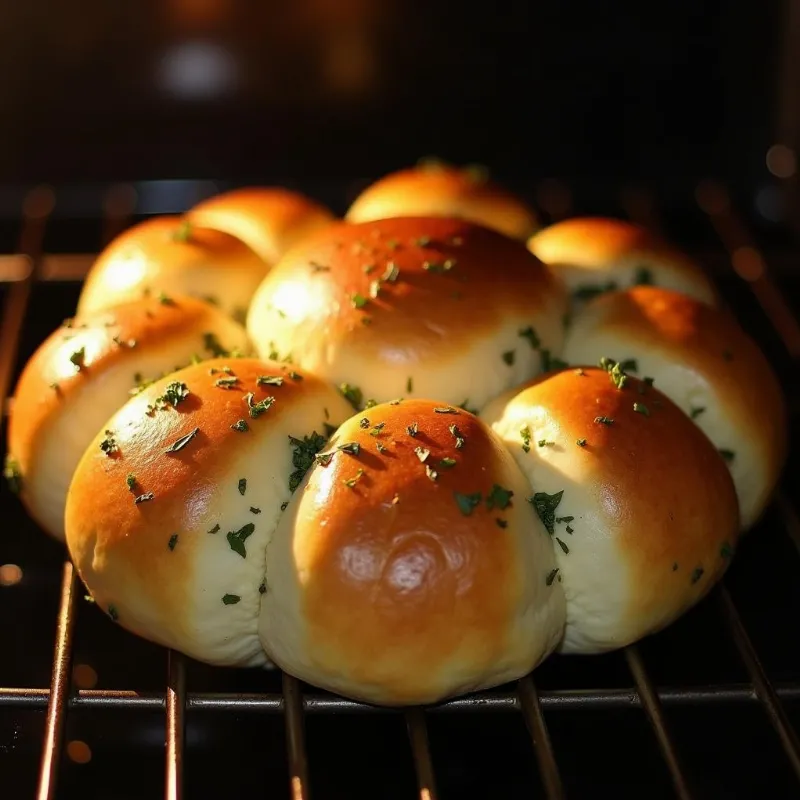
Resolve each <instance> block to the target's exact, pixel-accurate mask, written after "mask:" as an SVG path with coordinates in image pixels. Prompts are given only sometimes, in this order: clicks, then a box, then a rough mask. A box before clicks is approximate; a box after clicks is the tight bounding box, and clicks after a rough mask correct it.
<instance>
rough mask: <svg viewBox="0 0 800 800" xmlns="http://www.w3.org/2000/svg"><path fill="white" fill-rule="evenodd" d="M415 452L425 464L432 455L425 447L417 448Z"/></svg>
mask: <svg viewBox="0 0 800 800" xmlns="http://www.w3.org/2000/svg"><path fill="white" fill-rule="evenodd" d="M414 452H415V453H416V455H417V458H418V459H419V460H420V461H421V462H422V463H423V464H424V463H425V462H426V461H427V460H428V456H429V455H430V454H431V451H430V450H428V449H427V448H425V447H415V448H414Z"/></svg>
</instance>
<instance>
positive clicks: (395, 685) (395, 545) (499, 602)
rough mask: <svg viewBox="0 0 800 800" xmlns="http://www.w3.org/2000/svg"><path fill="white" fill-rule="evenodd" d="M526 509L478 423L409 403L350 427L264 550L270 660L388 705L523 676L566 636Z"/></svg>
mask: <svg viewBox="0 0 800 800" xmlns="http://www.w3.org/2000/svg"><path fill="white" fill-rule="evenodd" d="M528 493H529V487H528V485H527V482H526V480H525V477H524V476H523V474H522V473H521V472H520V470H519V468H518V467H517V465H516V464H515V463H514V460H513V458H512V457H511V455H510V454H509V453H508V451H507V450H506V448H505V447H503V444H502V442H501V441H500V440H499V439H498V437H497V436H495V435H494V434H493V433H492V432H491V430H490V429H489V428H488V427H487V426H486V425H484V424H483V423H482V422H481V421H480V420H479V419H477V418H476V417H474V416H473V415H471V414H468V413H465V412H463V411H459V410H458V409H454V408H453V407H448V406H443V405H441V404H439V403H434V402H430V401H425V400H403V401H398V402H396V403H394V404H385V405H379V406H376V407H374V408H370V409H368V410H366V411H364V412H363V413H361V414H358V415H356V416H355V417H352V418H351V419H349V420H348V421H347V422H346V423H345V424H344V425H342V427H341V428H340V429H339V430H338V431H337V432H336V433H335V434H334V436H333V438H332V440H331V443H330V446H329V448H328V449H327V451H326V455H325V456H324V457H323V458H322V459H321V460H320V461H319V462H318V463H317V464H316V465H315V466H314V468H313V469H312V470H311V471H310V472H309V474H308V477H307V482H306V484H305V485H304V486H303V487H302V490H301V491H298V492H297V494H296V495H295V496H294V498H293V499H292V501H291V503H290V505H289V507H288V508H287V510H286V513H285V515H284V516H283V517H282V519H281V521H280V523H279V525H278V529H277V531H276V533H275V535H274V536H273V538H272V540H271V541H270V543H269V545H268V546H267V577H266V593H265V594H264V597H263V601H262V609H261V617H260V621H259V634H260V636H261V639H262V642H263V645H264V648H265V649H266V651H267V653H268V654H269V655H270V657H271V658H272V659H273V660H274V661H275V662H276V663H277V664H278V665H279V666H281V667H282V668H284V669H285V670H286V671H287V672H289V673H291V674H293V675H296V676H298V677H299V678H301V679H303V680H305V681H308V682H310V683H312V684H314V685H316V686H320V687H323V688H325V689H329V690H332V691H335V692H339V693H341V694H344V695H346V696H348V697H353V698H357V699H360V700H363V701H366V702H371V703H379V704H382V705H408V704H419V703H430V702H436V701H438V700H441V699H442V698H444V697H447V696H449V695H454V694H462V693H464V692H471V691H475V690H478V689H482V688H485V687H489V686H494V685H497V684H501V683H504V682H506V681H510V680H513V679H515V678H519V677H521V676H523V675H525V674H527V673H528V672H529V671H530V670H531V669H533V667H534V666H536V664H537V663H539V662H540V661H541V660H542V659H543V658H545V657H546V656H547V654H548V653H550V651H551V650H552V649H553V648H554V647H555V646H556V644H557V642H558V640H559V638H560V636H561V633H562V630H563V624H564V594H563V591H562V585H561V583H560V582H559V579H558V569H557V565H556V562H555V556H554V553H553V547H552V543H551V541H550V537H549V536H548V534H547V533H546V532H545V530H544V527H543V526H542V523H541V522H540V520H539V519H538V518H537V515H536V512H535V511H534V509H533V508H532V506H531V505H530V504H529V503H528V502H526V497H527V496H528Z"/></svg>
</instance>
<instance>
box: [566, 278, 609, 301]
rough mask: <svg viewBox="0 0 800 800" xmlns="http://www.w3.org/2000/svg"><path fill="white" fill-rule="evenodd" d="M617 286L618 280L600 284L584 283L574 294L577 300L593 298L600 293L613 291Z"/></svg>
mask: <svg viewBox="0 0 800 800" xmlns="http://www.w3.org/2000/svg"><path fill="white" fill-rule="evenodd" d="M616 288H617V282H616V281H608V283H604V284H600V285H595V286H593V285H590V284H584V285H583V286H579V287H578V288H577V289H576V290H575V291H574V292H573V293H572V296H573V297H574V298H575V299H576V300H591V299H592V298H593V297H597V296H598V295H601V294H605V293H606V292H613V291H614V289H616Z"/></svg>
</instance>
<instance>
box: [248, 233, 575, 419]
mask: <svg viewBox="0 0 800 800" xmlns="http://www.w3.org/2000/svg"><path fill="white" fill-rule="evenodd" d="M566 309H567V298H566V295H565V293H564V290H563V287H562V286H561V284H560V283H559V282H558V281H557V280H556V279H555V278H554V277H553V276H552V275H551V274H550V273H549V272H548V271H547V270H546V269H545V267H544V266H543V265H542V264H541V263H540V262H539V261H538V260H537V259H536V258H535V257H534V256H532V255H531V254H530V253H529V252H528V251H527V250H526V248H525V246H524V245H523V244H521V243H519V242H515V241H512V240H511V239H508V238H506V237H504V236H501V235H500V234H498V233H495V232H494V231H490V230H488V229H486V228H482V227H479V226H476V225H473V224H471V223H468V222H459V221H457V220H445V219H436V218H430V219H428V218H426V219H417V218H402V219H393V220H383V221H377V222H369V223H363V224H360V225H353V224H347V223H341V224H339V225H334V226H331V227H329V228H327V229H326V230H325V231H322V232H321V233H319V234H317V235H316V236H314V237H313V238H312V239H310V240H308V241H306V242H305V243H303V244H301V245H299V246H298V247H296V248H295V249H294V250H292V251H291V252H290V253H289V255H288V256H287V257H286V258H284V259H283V260H282V261H281V262H280V263H279V264H277V265H276V266H275V268H274V269H273V270H272V271H271V272H270V274H269V275H268V276H267V277H266V279H265V280H264V282H263V283H262V284H261V286H260V287H259V289H258V292H257V293H256V296H255V297H254V298H253V303H252V305H251V306H250V313H249V315H248V331H249V333H250V337H251V339H252V341H253V344H254V346H255V347H256V348H257V350H258V352H259V354H260V355H261V356H262V357H281V358H283V357H288V356H291V357H292V359H293V360H294V362H295V363H297V364H301V365H302V366H304V367H305V368H306V369H309V370H311V371H312V372H314V373H316V374H318V375H320V376H321V377H324V378H326V379H327V380H329V381H331V382H332V383H335V384H337V385H340V384H347V385H349V386H350V387H354V388H355V389H356V390H357V391H356V393H357V394H360V395H361V397H362V398H363V400H366V399H369V398H373V399H375V400H377V401H388V400H392V399H394V398H396V397H400V396H405V397H436V398H438V399H440V400H442V401H445V402H448V403H454V404H466V405H468V407H470V408H474V409H480V408H481V406H482V405H483V404H484V403H485V402H486V401H487V400H489V399H490V398H491V397H493V396H495V395H497V394H499V393H500V392H502V391H503V390H504V389H507V388H509V387H511V386H514V385H516V384H518V383H521V382H522V381H524V380H526V379H528V378H530V377H532V376H534V375H536V374H537V373H538V372H539V371H540V370H542V369H544V368H546V367H548V366H549V365H551V364H552V361H553V358H554V357H556V356H558V355H560V350H561V346H562V342H563V335H564V322H565V312H566Z"/></svg>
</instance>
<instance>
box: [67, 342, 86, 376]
mask: <svg viewBox="0 0 800 800" xmlns="http://www.w3.org/2000/svg"><path fill="white" fill-rule="evenodd" d="M85 359H86V348H85V347H81V348H80V350H76V351H75V352H74V353H73V354H72V355H71V356H70V357H69V360H70V361H71V362H72V363H73V364H74V365H75V370H76V372H80V371H81V370H82V369H83V367H84V362H85Z"/></svg>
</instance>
